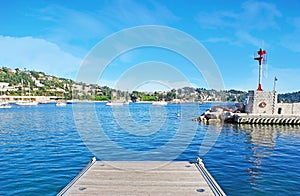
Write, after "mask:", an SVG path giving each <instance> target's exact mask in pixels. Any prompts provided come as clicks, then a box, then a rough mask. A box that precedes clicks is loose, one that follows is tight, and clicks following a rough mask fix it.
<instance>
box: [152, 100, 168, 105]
mask: <svg viewBox="0 0 300 196" xmlns="http://www.w3.org/2000/svg"><path fill="white" fill-rule="evenodd" d="M152 105H154V106H166V105H168V102H166V101H153V102H152Z"/></svg>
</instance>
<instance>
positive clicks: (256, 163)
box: [233, 124, 300, 184]
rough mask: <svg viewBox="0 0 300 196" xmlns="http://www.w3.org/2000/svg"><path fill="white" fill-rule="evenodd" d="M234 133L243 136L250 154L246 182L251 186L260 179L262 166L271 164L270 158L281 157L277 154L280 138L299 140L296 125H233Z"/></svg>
mask: <svg viewBox="0 0 300 196" xmlns="http://www.w3.org/2000/svg"><path fill="white" fill-rule="evenodd" d="M233 130H234V131H235V132H237V133H244V134H245V139H246V140H245V143H246V144H247V145H246V147H247V149H248V151H250V152H251V154H249V155H248V156H246V159H247V161H248V163H250V166H249V167H248V169H247V171H246V172H247V173H248V176H249V177H250V178H249V179H248V181H249V182H250V183H251V184H252V183H255V181H256V180H257V179H259V178H261V177H262V175H263V174H261V173H262V166H264V167H266V166H269V165H270V164H272V162H271V161H270V162H268V160H272V159H271V158H270V157H272V156H282V154H283V153H282V152H280V154H279V150H278V148H279V147H278V145H279V144H277V143H278V142H280V141H281V139H280V138H283V137H284V138H286V137H290V136H292V137H298V138H300V126H297V125H289V126H286V125H250V124H240V125H234V129H233Z"/></svg>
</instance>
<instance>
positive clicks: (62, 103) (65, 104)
mask: <svg viewBox="0 0 300 196" xmlns="http://www.w3.org/2000/svg"><path fill="white" fill-rule="evenodd" d="M56 106H57V107H65V106H67V103H66V102H63V101H60V102H56Z"/></svg>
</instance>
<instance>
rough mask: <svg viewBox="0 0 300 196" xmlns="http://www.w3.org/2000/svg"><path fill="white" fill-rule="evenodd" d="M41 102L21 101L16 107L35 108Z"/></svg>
mask: <svg viewBox="0 0 300 196" xmlns="http://www.w3.org/2000/svg"><path fill="white" fill-rule="evenodd" d="M38 104H39V102H37V101H32V100H26V101H25V100H20V101H17V102H16V105H18V106H35V105H38Z"/></svg>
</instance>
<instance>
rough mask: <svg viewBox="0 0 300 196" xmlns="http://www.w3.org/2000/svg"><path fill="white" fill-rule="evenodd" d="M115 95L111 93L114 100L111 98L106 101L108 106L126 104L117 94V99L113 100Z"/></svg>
mask: <svg viewBox="0 0 300 196" xmlns="http://www.w3.org/2000/svg"><path fill="white" fill-rule="evenodd" d="M113 97H114V96H113V95H111V98H112V100H109V101H108V102H106V106H122V105H124V101H121V100H119V99H118V96H117V95H116V100H113Z"/></svg>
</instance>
